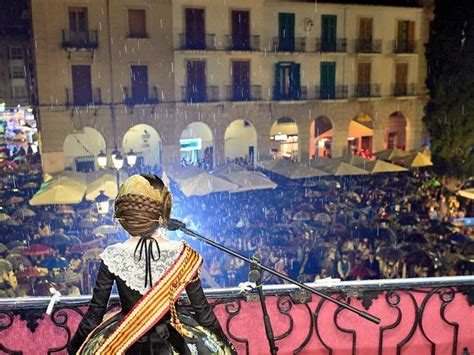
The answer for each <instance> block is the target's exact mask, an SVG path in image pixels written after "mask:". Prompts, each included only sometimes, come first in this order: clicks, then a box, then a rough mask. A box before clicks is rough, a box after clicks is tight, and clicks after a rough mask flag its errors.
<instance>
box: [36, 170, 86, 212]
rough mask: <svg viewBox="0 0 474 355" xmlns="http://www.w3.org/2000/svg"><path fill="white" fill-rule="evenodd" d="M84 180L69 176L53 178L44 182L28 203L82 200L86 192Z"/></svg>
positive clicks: (51, 203)
mask: <svg viewBox="0 0 474 355" xmlns="http://www.w3.org/2000/svg"><path fill="white" fill-rule="evenodd" d="M86 188H87V187H86V182H85V179H84V180H78V179H73V178H69V177H67V176H66V177H59V178H54V179H52V180H50V181H48V182H44V183H43V184H42V185H41V187H40V189H39V190H38V191H37V192H36V193H35V195H34V196H33V198H32V199H31V200H30V204H31V205H33V206H37V205H63V204H65V205H69V204H77V203H80V202H81V201H82V199H83V198H84V195H85V193H86Z"/></svg>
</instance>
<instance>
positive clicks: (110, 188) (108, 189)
mask: <svg viewBox="0 0 474 355" xmlns="http://www.w3.org/2000/svg"><path fill="white" fill-rule="evenodd" d="M101 191H104V194H105V195H106V196H107V197H109V198H111V199H112V198H115V197H116V196H117V177H116V176H115V175H113V174H110V173H107V174H103V175H102V176H99V177H97V178H96V179H95V180H93V181H91V182H90V183H88V184H87V190H86V200H87V201H94V200H95V199H96V197H97V196H99V194H100V192H101Z"/></svg>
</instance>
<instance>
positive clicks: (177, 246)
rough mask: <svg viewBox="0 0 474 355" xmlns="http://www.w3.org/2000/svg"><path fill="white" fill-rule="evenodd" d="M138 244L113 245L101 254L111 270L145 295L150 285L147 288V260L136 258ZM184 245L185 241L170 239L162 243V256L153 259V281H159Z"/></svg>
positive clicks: (129, 285)
mask: <svg viewBox="0 0 474 355" xmlns="http://www.w3.org/2000/svg"><path fill="white" fill-rule="evenodd" d="M135 246H136V244H134V243H130V242H124V243H117V244H114V245H111V246H109V247H107V248H105V250H104V251H103V252H102V253H101V254H100V257H101V258H102V261H103V262H104V264H105V265H107V267H108V268H109V270H110V272H111V273H113V274H114V275H115V276H118V277H120V278H121V279H122V280H123V281H124V282H125V283H126V285H127V286H128V287H130V288H131V289H132V290H135V291H138V292H140V294H142V295H144V294H145V293H146V292H147V291H148V289H149V287H146V288H145V260H144V258H142V260H140V261H137V260H136V259H134V255H133V254H134V252H135ZM183 247H184V242H176V241H169V242H166V243H160V252H161V257H160V259H159V260H157V261H153V260H152V265H151V267H152V270H151V272H152V277H153V282H156V281H158V280H159V279H160V278H161V277H162V276H163V274H164V273H165V272H166V270H168V269H169V268H170V267H171V266H172V265H173V262H174V261H175V260H176V259H177V257H178V256H179V254H180V253H181V251H182V249H183Z"/></svg>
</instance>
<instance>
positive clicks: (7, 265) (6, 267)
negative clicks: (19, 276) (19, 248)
mask: <svg viewBox="0 0 474 355" xmlns="http://www.w3.org/2000/svg"><path fill="white" fill-rule="evenodd" d="M10 271H13V265H12V263H11V262H9V261H8V260H6V259H0V274H6V273H8V272H10Z"/></svg>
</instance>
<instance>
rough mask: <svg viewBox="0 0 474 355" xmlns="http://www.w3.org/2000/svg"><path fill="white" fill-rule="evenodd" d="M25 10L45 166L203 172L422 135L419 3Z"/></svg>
mask: <svg viewBox="0 0 474 355" xmlns="http://www.w3.org/2000/svg"><path fill="white" fill-rule="evenodd" d="M47 10H48V11H47ZM32 13H33V29H34V36H35V41H36V64H37V72H38V74H37V75H38V92H39V111H40V120H41V127H42V134H41V149H42V157H43V166H44V169H45V171H46V172H56V171H61V170H63V169H64V168H73V169H74V168H76V169H77V168H80V169H83V168H84V167H87V169H89V170H90V169H94V168H95V166H94V161H95V157H96V156H97V154H99V152H100V151H104V152H105V151H108V152H111V151H112V150H114V149H116V148H117V149H119V150H121V151H123V152H124V153H127V152H129V151H130V150H133V151H134V152H136V153H139V156H140V161H141V162H142V163H143V164H147V165H178V164H179V163H180V162H181V163H186V164H196V163H198V162H199V163H202V162H205V166H207V167H209V166H216V165H221V164H223V163H224V162H225V161H227V160H229V159H235V158H247V159H254V160H255V159H260V160H261V159H267V158H269V157H271V156H272V155H273V156H276V157H282V156H287V157H293V158H295V159H296V158H297V159H300V160H302V161H304V160H308V159H312V158H322V157H330V156H332V157H336V156H341V155H343V154H347V153H355V152H360V151H366V152H371V151H378V150H381V149H384V148H390V147H400V148H402V149H407V150H409V149H414V148H418V147H419V146H420V145H421V144H422V143H423V141H424V131H423V127H422V121H421V119H422V115H423V107H424V105H425V102H426V89H425V86H424V80H425V77H426V64H425V59H424V43H426V42H427V40H428V28H429V16H430V12H429V11H428V10H426V9H424V8H422V7H401V6H400V7H395V6H390V7H389V6H370V5H345V4H336V3H330V2H328V3H321V2H316V3H311V2H303V1H301V2H300V1H264V0H239V1H237V0H228V1H225V2H221V1H218V2H215V1H209V0H173V1H171V0H137V1H127V0H115V1H110V0H97V1H94V2H90V1H83V2H81V1H69V0H32Z"/></svg>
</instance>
